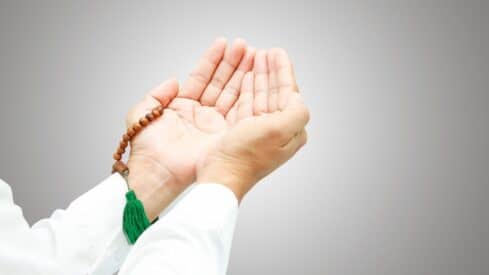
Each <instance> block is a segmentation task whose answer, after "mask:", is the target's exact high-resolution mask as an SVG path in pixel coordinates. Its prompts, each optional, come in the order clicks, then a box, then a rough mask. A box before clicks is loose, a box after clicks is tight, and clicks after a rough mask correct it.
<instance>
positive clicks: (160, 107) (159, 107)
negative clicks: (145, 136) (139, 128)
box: [154, 105, 165, 114]
mask: <svg viewBox="0 0 489 275" xmlns="http://www.w3.org/2000/svg"><path fill="white" fill-rule="evenodd" d="M154 110H157V111H158V112H160V113H162V114H163V111H164V110H165V107H163V105H160V106H158V107H156V108H154Z"/></svg>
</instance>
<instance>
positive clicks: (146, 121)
mask: <svg viewBox="0 0 489 275" xmlns="http://www.w3.org/2000/svg"><path fill="white" fill-rule="evenodd" d="M139 124H141V126H143V127H145V126H148V124H149V120H148V119H147V118H145V117H143V118H141V119H140V120H139Z"/></svg>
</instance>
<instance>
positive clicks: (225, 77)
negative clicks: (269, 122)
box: [127, 39, 255, 216]
mask: <svg viewBox="0 0 489 275" xmlns="http://www.w3.org/2000/svg"><path fill="white" fill-rule="evenodd" d="M254 54H255V51H254V49H252V48H247V47H246V44H245V42H244V41H243V40H240V39H237V40H236V41H235V42H234V43H233V45H232V46H231V47H226V41H225V40H224V39H217V40H216V41H215V42H214V44H213V45H212V46H211V47H210V48H209V49H208V50H207V52H206V53H205V54H204V56H203V57H202V59H201V61H200V62H199V63H198V66H197V67H196V69H195V70H194V71H193V72H192V73H191V74H190V77H189V79H188V80H187V81H186V82H185V83H184V85H183V86H182V89H180V90H178V84H177V82H176V80H169V81H167V82H165V83H164V84H162V85H161V86H159V87H157V88H156V89H154V90H153V91H151V92H150V93H149V94H148V96H146V98H145V100H144V101H142V102H141V103H140V104H138V105H137V106H135V107H134V108H133V109H132V111H131V112H130V113H129V115H128V117H127V125H128V127H129V126H130V125H132V124H133V123H135V122H137V121H138V120H139V119H140V118H141V116H143V115H144V114H145V113H146V112H148V111H149V110H151V109H152V108H153V107H156V106H158V105H159V104H163V105H166V104H168V102H170V104H169V105H168V108H167V109H165V111H164V113H163V115H162V116H161V117H160V118H159V119H157V120H156V121H153V122H152V123H151V124H150V125H148V126H147V127H146V128H145V129H144V130H143V131H142V132H141V133H140V134H138V135H137V136H136V137H135V138H134V140H133V143H132V144H131V155H130V159H129V162H128V166H129V169H130V171H131V172H130V175H129V184H130V185H131V187H132V188H133V189H135V191H136V193H137V195H138V197H139V198H140V199H141V200H142V201H143V203H144V205H145V208H146V212H147V213H148V216H155V215H158V214H159V211H161V210H163V209H164V208H165V207H166V206H167V205H168V204H169V203H170V202H171V201H172V200H173V199H174V198H175V197H176V196H178V194H180V193H181V192H182V191H183V190H184V189H185V188H186V187H188V185H190V184H191V183H192V182H194V181H195V178H196V163H197V162H198V160H199V159H201V158H203V157H204V156H205V155H206V154H207V152H208V151H209V150H210V149H211V148H213V147H214V146H215V143H216V142H217V141H218V140H219V138H220V136H222V135H223V134H224V133H225V132H226V131H228V130H229V129H230V128H231V126H232V125H233V122H232V119H230V118H231V117H232V116H233V113H234V112H230V109H231V107H232V106H233V105H234V103H235V101H236V100H237V97H238V92H239V89H240V86H241V83H242V79H243V77H244V75H245V73H246V72H248V71H250V70H251V69H252V68H253V60H254ZM175 96H176V98H175Z"/></svg>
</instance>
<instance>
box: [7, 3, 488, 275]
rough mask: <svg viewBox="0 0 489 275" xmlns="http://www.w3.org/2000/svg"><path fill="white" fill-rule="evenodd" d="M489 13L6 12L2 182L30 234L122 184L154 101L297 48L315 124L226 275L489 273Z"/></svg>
mask: <svg viewBox="0 0 489 275" xmlns="http://www.w3.org/2000/svg"><path fill="white" fill-rule="evenodd" d="M102 2H104V3H102ZM177 2H178V3H177ZM488 18H489V4H488V3H487V2H484V1H422V2H417V1H404V2H394V1H385V2H373V1H358V2H350V1H311V2H305V1H295V2H286V1H283V0H282V1H274V2H265V1H219V2H210V1H193V2H188V1H171V2H170V1H165V2H163V1H161V2H144V3H136V1H134V2H133V3H131V4H130V3H129V2H124V3H123V2H117V3H116V2H114V3H111V4H109V3H108V2H105V1H97V2H96V1H92V2H91V3H90V2H86V1H83V3H82V1H79V2H68V1H58V2H54V1H33V2H30V3H28V2H24V1H11V2H5V1H2V2H1V4H0V58H1V59H0V60H1V62H0V91H1V92H0V125H1V130H0V132H1V139H0V140H1V143H0V176H1V177H2V178H3V179H4V180H6V181H7V182H9V183H10V184H11V185H12V187H13V189H14V193H15V199H16V201H17V203H18V204H20V205H21V206H22V207H23V208H24V211H25V215H26V217H27V218H28V220H29V221H30V222H34V221H36V220H38V219H40V218H42V217H46V216H48V215H49V214H50V212H51V211H53V210H54V209H56V208H63V207H65V206H66V205H67V204H68V203H69V202H70V201H71V200H73V199H74V198H76V197H77V196H79V195H80V194H82V193H83V192H84V191H86V190H88V189H89V188H91V187H92V186H94V185H96V184H97V183H98V182H99V181H100V180H102V179H104V178H105V177H106V176H107V175H108V172H109V169H110V166H111V159H110V156H111V153H112V150H113V149H114V148H115V147H114V146H116V143H117V141H118V138H119V135H120V133H121V132H122V131H123V129H124V124H123V121H124V115H125V113H126V111H127V110H128V109H129V108H130V106H131V105H132V104H134V103H135V102H137V101H138V100H139V99H140V98H141V97H142V96H143V94H144V93H145V91H147V90H148V89H150V88H151V87H152V86H154V85H156V84H158V83H159V82H160V81H162V80H163V79H166V78H168V77H169V76H171V75H175V76H177V77H178V78H179V79H180V80H183V79H184V78H185V77H186V75H187V74H188V72H189V71H190V69H191V68H192V67H193V65H194V64H195V63H196V61H197V59H198V57H199V56H200V54H201V53H202V51H203V50H204V49H205V48H206V47H207V45H209V43H211V42H212V40H213V39H214V38H215V37H217V36H220V35H224V36H227V37H229V38H230V39H232V38H234V37H237V36H240V37H243V38H245V39H246V40H247V41H248V42H250V44H252V45H254V46H256V47H259V48H269V47H273V46H281V47H284V48H286V49H287V50H288V51H289V52H290V55H291V57H292V58H293V61H294V63H295V66H296V71H297V76H298V79H299V82H300V87H301V90H302V92H303V93H304V96H305V98H306V101H307V103H308V105H309V106H310V108H311V113H312V121H311V124H310V126H309V132H310V142H309V144H308V145H307V146H306V147H305V148H304V150H302V151H301V152H300V153H299V154H298V155H297V157H296V158H294V159H293V160H292V161H290V162H289V163H288V164H287V165H285V166H284V167H283V168H282V169H280V170H279V171H277V172H276V173H274V174H273V175H272V176H270V177H269V178H267V179H266V180H264V182H263V183H262V184H260V185H259V186H258V187H257V188H256V189H255V190H253V192H252V193H251V194H250V195H249V196H248V197H247V198H246V200H245V202H244V204H243V207H242V210H241V214H240V215H241V216H240V220H239V224H238V227H237V230H236V235H235V241H234V247H233V250H232V257H231V262H230V270H229V274H342V275H343V274H444V275H446V274H474V275H475V274H488V272H489V236H488V234H489V222H488V218H489V217H488V210H489V202H488V198H487V197H488V195H489V142H488V141H489V122H488V118H489V65H488V64H489V52H488V48H489V35H488V33H489V19H488Z"/></svg>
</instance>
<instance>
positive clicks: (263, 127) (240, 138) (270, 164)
mask: <svg viewBox="0 0 489 275" xmlns="http://www.w3.org/2000/svg"><path fill="white" fill-rule="evenodd" d="M254 63H255V64H254V66H255V67H254V74H253V73H252V72H249V73H247V74H246V75H245V77H244V80H243V84H242V88H241V94H240V97H239V100H238V102H237V104H236V106H237V107H236V108H237V111H236V112H237V115H236V117H235V120H236V121H235V122H234V126H233V127H232V128H231V129H230V130H228V131H227V132H226V133H225V134H224V135H223V136H222V138H221V139H220V140H219V142H218V143H217V146H216V147H214V150H213V151H211V152H210V153H209V154H208V155H207V157H206V159H204V160H202V162H200V163H199V166H198V170H197V181H198V182H217V183H222V184H224V185H226V186H228V187H229V188H230V189H231V190H232V191H233V192H234V193H235V195H236V197H237V198H238V200H241V199H242V198H243V197H244V195H245V194H246V193H247V192H248V191H249V190H250V189H251V188H252V187H253V186H254V184H255V183H256V182H258V181H259V180H260V179H262V178H263V177H265V176H266V175H268V174H269V173H271V172H272V171H273V170H275V169H276V168H278V167H279V166H280V165H282V164H283V163H284V162H286V161H287V160H288V159H290V158H291V157H292V156H293V155H294V154H295V153H296V152H297V151H298V150H299V149H300V148H301V147H302V146H303V145H304V144H305V143H306V141H307V134H306V131H305V129H304V127H305V125H306V124H307V122H308V120H309V112H308V109H307V108H306V106H305V105H304V103H303V101H302V98H301V96H300V94H299V93H298V89H297V85H296V82H295V77H294V73H293V68H292V63H291V62H290V59H289V58H288V56H287V53H286V52H285V51H284V50H282V49H272V50H270V51H269V52H268V53H267V52H265V51H259V52H258V53H257V55H256V57H255V62H254Z"/></svg>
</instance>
